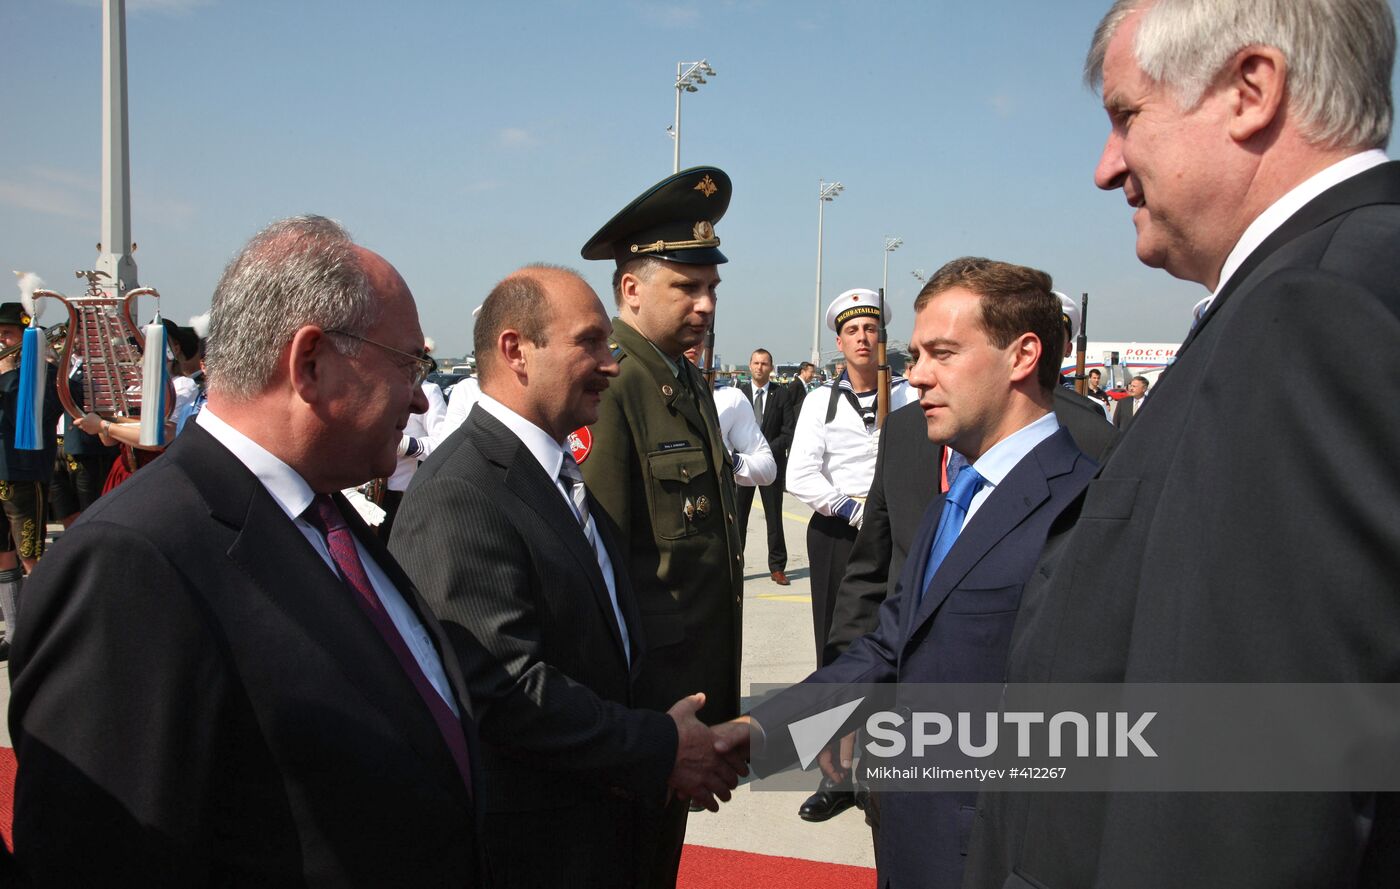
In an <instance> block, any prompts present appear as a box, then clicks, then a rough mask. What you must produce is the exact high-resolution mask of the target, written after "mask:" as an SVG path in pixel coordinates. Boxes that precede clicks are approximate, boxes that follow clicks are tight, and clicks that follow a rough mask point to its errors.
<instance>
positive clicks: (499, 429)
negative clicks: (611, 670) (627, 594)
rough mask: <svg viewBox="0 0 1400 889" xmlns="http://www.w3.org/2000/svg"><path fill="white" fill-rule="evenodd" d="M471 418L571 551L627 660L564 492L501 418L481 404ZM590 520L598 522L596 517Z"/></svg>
mask: <svg viewBox="0 0 1400 889" xmlns="http://www.w3.org/2000/svg"><path fill="white" fill-rule="evenodd" d="M469 422H470V423H471V430H470V432H469V434H470V436H471V437H472V440H473V442H474V443H475V444H476V446H477V448H478V449H479V450H480V451H481V452H482V453H483V454H485V455H486V457H487V459H489V460H491V462H493V463H495V464H496V465H497V466H499V467H501V468H502V469H503V470H504V471H505V486H506V489H507V490H509V491H510V492H511V493H512V494H514V495H515V496H516V498H518V499H519V500H520V502H521V503H522V504H524V505H525V506H526V507H528V508H529V509H530V510H531V511H532V512H533V513H534V514H535V515H536V516H538V517H539V519H540V523H541V525H543V527H545V528H547V529H549V531H550V533H552V534H553V535H554V536H555V537H556V539H558V541H559V544H560V546H561V547H562V548H563V549H564V550H566V551H567V552H568V553H569V554H570V555H571V556H572V557H573V559H574V561H575V562H576V563H577V564H578V567H579V570H580V571H582V572H583V575H584V576H585V577H587V578H588V584H589V587H590V588H591V589H592V591H593V598H594V601H595V602H596V604H597V605H598V608H599V609H601V611H602V612H603V623H604V624H605V625H606V626H607V628H608V633H609V635H610V636H611V638H612V640H613V644H614V646H615V648H616V651H617V654H618V656H619V657H621V658H623V661H624V663H625V662H626V649H625V648H624V647H623V644H622V632H621V630H620V629H619V628H618V626H617V617H616V616H615V615H614V614H613V608H612V599H611V597H610V596H609V595H608V587H607V583H606V582H605V581H604V580H603V572H602V569H601V568H599V567H598V556H597V554H596V553H594V551H593V548H592V547H591V546H589V545H588V538H587V537H586V536H585V535H584V533H583V528H582V527H580V526H579V523H578V517H577V516H576V515H575V514H574V511H573V510H572V509H570V508H569V505H568V504H567V503H565V502H564V497H563V495H562V494H561V493H560V492H559V489H558V488H556V487H555V486H554V481H553V480H552V479H550V478H549V476H548V475H547V474H546V473H545V471H544V469H543V468H541V467H540V464H539V461H538V460H536V459H535V456H534V454H532V453H530V449H529V448H527V447H526V446H525V444H524V443H523V442H522V441H520V439H518V438H516V437H515V435H514V433H512V432H511V431H510V430H509V429H507V428H506V427H505V425H504V424H502V423H501V422H500V421H499V420H497V419H496V418H495V417H493V416H491V414H490V413H488V412H487V411H484V410H481V411H472V415H471V417H470V418H469ZM590 509H591V510H592V511H593V514H594V515H595V516H597V515H599V514H601V512H602V509H601V508H600V507H598V506H597V504H596V503H594V502H592V501H591V500H590ZM594 522H595V524H596V523H597V519H596V518H595V519H594ZM604 545H605V546H606V543H605V544H604ZM612 552H613V550H609V558H612ZM619 564H620V562H618V561H617V560H616V559H613V575H614V577H613V582H614V583H616V582H617V577H616V575H617V573H618V566H619Z"/></svg>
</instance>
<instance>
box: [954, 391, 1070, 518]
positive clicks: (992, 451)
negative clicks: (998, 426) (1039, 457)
mask: <svg viewBox="0 0 1400 889" xmlns="http://www.w3.org/2000/svg"><path fill="white" fill-rule="evenodd" d="M1059 428H1060V421H1059V420H1057V419H1056V418H1055V414H1054V413H1053V412H1052V413H1048V414H1046V415H1045V416H1043V417H1041V418H1040V419H1038V420H1034V421H1032V422H1030V423H1027V424H1026V425H1024V426H1022V427H1021V428H1020V429H1017V430H1016V431H1015V432H1013V433H1011V434H1010V435H1008V436H1006V438H1003V439H1002V440H1001V441H999V442H997V443H996V444H994V445H992V446H991V447H990V448H988V449H987V453H985V454H983V455H982V456H980V457H978V458H977V462H976V463H973V464H972V468H973V469H975V470H977V474H978V475H980V476H982V479H983V482H982V487H981V489H980V490H978V492H977V493H976V494H974V495H973V497H972V502H971V503H969V504H968V506H967V516H966V518H964V519H963V527H964V528H966V527H967V523H968V522H970V521H972V517H973V515H975V514H976V512H977V510H979V509H981V508H982V504H983V503H986V502H987V498H988V497H990V496H992V492H993V491H995V490H996V488H997V485H999V484H1001V483H1002V482H1003V481H1005V480H1006V477H1007V476H1008V475H1010V473H1011V470H1013V469H1015V468H1016V464H1017V463H1020V462H1021V460H1022V459H1024V458H1025V456H1026V455H1027V454H1029V453H1030V452H1031V451H1033V450H1035V446H1036V445H1038V444H1040V443H1041V442H1042V441H1045V439H1047V438H1049V437H1050V436H1052V435H1054V434H1055V432H1056V430H1058V429H1059Z"/></svg>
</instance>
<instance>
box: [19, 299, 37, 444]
mask: <svg viewBox="0 0 1400 889" xmlns="http://www.w3.org/2000/svg"><path fill="white" fill-rule="evenodd" d="M43 349H44V343H43V341H42V340H41V339H40V337H39V327H38V325H37V324H36V323H35V319H33V318H31V319H30V322H29V326H28V327H26V328H25V329H24V340H23V346H22V348H21V350H20V358H19V391H18V392H17V393H16V394H15V448H16V449H17V450H21V451H42V450H43V449H44V436H43V433H42V432H41V431H40V430H41V426H42V424H43V422H44V359H43Z"/></svg>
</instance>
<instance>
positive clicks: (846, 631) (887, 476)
mask: <svg viewBox="0 0 1400 889" xmlns="http://www.w3.org/2000/svg"><path fill="white" fill-rule="evenodd" d="M1055 419H1057V420H1059V421H1060V425H1061V426H1064V427H1065V428H1066V429H1068V430H1069V433H1070V435H1071V436H1072V437H1073V438H1074V443H1075V445H1076V446H1077V447H1078V448H1079V450H1081V451H1083V452H1084V453H1085V454H1087V455H1089V456H1090V457H1092V458H1093V459H1094V461H1095V462H1100V461H1102V460H1103V458H1104V457H1105V456H1106V455H1107V454H1108V451H1109V448H1110V446H1111V445H1112V444H1113V440H1114V438H1115V435H1116V433H1115V431H1114V429H1113V427H1112V426H1111V425H1110V424H1109V422H1108V421H1107V420H1105V419H1104V418H1103V412H1102V411H1099V410H1097V409H1095V407H1094V405H1093V403H1092V402H1088V400H1087V399H1086V398H1084V396H1082V395H1079V394H1077V393H1075V392H1071V391H1069V390H1068V389H1065V388H1063V387H1060V386H1057V387H1055ZM942 465H943V449H942V447H940V446H938V445H935V444H934V443H933V442H931V441H929V439H928V425H927V423H926V422H925V420H924V412H923V408H921V407H919V405H918V404H907V405H905V406H904V407H902V408H899V409H898V410H896V411H894V412H893V413H891V414H890V415H889V416H888V417H887V418H885V426H884V428H883V429H881V430H880V451H879V454H878V455H877V456H876V458H875V477H874V480H873V481H872V482H871V485H870V494H869V497H868V498H867V499H866V501H865V518H864V520H863V521H862V523H861V528H860V533H859V534H857V535H856V542H855V546H854V547H853V548H852V549H851V556H850V558H849V559H848V560H847V561H846V576H845V577H844V578H843V579H842V581H841V588H840V590H839V591H838V593H837V596H836V610H835V613H834V615H833V617H832V621H831V632H830V633H829V634H828V636H827V647H826V651H825V652H824V654H823V658H822V660H823V663H831V662H832V661H833V660H835V659H836V658H838V657H840V655H841V652H843V651H845V650H846V646H848V645H850V644H851V642H853V641H855V640H856V639H858V638H860V637H861V636H863V635H865V634H866V633H868V632H870V631H871V630H873V629H874V628H875V615H876V613H877V612H878V611H879V609H880V603H881V602H883V601H885V597H886V596H887V595H889V594H890V593H892V592H894V585H895V583H896V582H897V581H898V580H899V575H900V571H901V570H902V569H903V567H904V560H905V557H906V556H907V555H908V554H909V546H910V544H911V543H912V541H913V538H914V531H915V529H916V528H918V526H919V519H920V518H921V517H922V516H923V514H924V508H925V507H927V506H928V503H929V501H930V500H932V499H933V498H934V497H937V496H938V492H939V485H940V477H941V475H942V470H941V467H942ZM886 466H889V467H892V469H890V470H887V469H886Z"/></svg>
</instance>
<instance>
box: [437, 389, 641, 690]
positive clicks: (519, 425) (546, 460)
mask: <svg viewBox="0 0 1400 889" xmlns="http://www.w3.org/2000/svg"><path fill="white" fill-rule="evenodd" d="M458 385H461V384H460V383H459V384H458ZM454 394H455V392H454ZM476 404H477V406H478V407H480V408H481V409H482V410H484V411H486V412H487V413H488V414H490V415H491V416H493V417H495V418H496V419H497V420H500V421H501V425H503V426H505V427H506V428H507V429H509V430H510V431H511V432H512V433H513V434H514V435H515V437H516V438H518V439H520V443H521V444H523V445H524V446H525V448H526V450H528V451H529V452H530V455H531V456H532V457H534V458H535V462H537V463H539V464H540V468H541V469H543V470H544V473H545V475H547V476H549V477H550V478H551V479H553V480H554V487H555V489H557V490H558V491H559V496H560V497H563V498H564V503H565V505H566V506H568V507H569V513H570V514H574V501H573V498H571V497H570V496H569V492H568V491H567V490H566V489H565V488H564V483H563V481H561V480H560V478H559V467H560V466H561V465H563V463H564V448H566V447H568V445H563V444H560V443H559V442H557V441H555V440H554V438H553V437H552V436H551V435H550V434H549V433H548V432H545V431H544V430H543V429H541V428H540V427H538V426H536V425H535V424H534V423H531V422H530V421H529V420H527V419H525V418H524V417H522V416H520V415H519V414H517V413H516V412H515V411H513V410H511V409H510V408H508V407H506V406H505V405H504V404H501V403H500V402H499V401H497V400H496V399H494V398H492V397H491V396H490V395H487V394H486V393H484V392H482V393H480V394H479V395H478V397H477V400H476ZM589 521H593V519H592V517H590V518H589ZM585 536H586V535H585ZM593 554H594V555H595V556H597V558H598V568H599V570H600V571H602V573H603V582H604V583H605V584H607V587H608V600H609V601H610V602H611V603H612V610H613V618H614V619H615V620H616V621H617V629H618V631H619V632H620V633H621V634H622V648H623V651H624V652H625V653H626V654H627V662H628V663H629V664H630V663H631V662H632V640H631V638H630V637H629V636H628V635H627V621H626V620H624V619H623V617H622V608H621V606H619V605H618V604H617V580H616V578H615V577H614V576H613V564H612V558H611V557H609V555H608V548H607V547H606V546H604V545H603V537H602V535H601V534H598V533H596V532H595V533H594V534H593Z"/></svg>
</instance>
